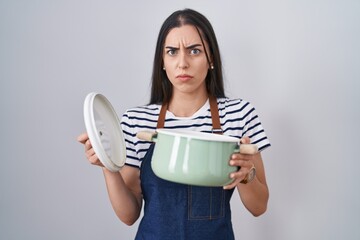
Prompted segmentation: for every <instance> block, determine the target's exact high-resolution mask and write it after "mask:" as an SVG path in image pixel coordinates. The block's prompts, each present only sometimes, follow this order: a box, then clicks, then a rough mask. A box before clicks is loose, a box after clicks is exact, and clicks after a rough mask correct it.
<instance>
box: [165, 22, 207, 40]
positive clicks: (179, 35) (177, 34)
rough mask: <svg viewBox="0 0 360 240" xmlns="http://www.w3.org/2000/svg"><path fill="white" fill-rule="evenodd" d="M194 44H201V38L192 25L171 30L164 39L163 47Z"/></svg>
mask: <svg viewBox="0 0 360 240" xmlns="http://www.w3.org/2000/svg"><path fill="white" fill-rule="evenodd" d="M194 43H199V44H201V38H200V35H199V33H198V31H197V30H196V28H195V27H194V26H192V25H183V26H181V27H176V28H173V29H171V30H170V31H169V33H168V35H167V36H166V39H165V45H179V44H184V45H189V44H194Z"/></svg>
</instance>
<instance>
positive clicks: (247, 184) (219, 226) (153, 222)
mask: <svg viewBox="0 0 360 240" xmlns="http://www.w3.org/2000/svg"><path fill="white" fill-rule="evenodd" d="M221 69H222V64H221V59H220V53H219V49H218V44H217V40H216V37H215V34H214V31H213V28H212V26H211V24H210V23H209V21H208V20H207V19H206V18H205V17H204V16H203V15H201V14H200V13H198V12H196V11H194V10H191V9H185V10H181V11H176V12H174V13H173V14H171V15H170V16H169V17H168V18H167V19H166V20H165V22H164V23H163V25H162V28H161V29H160V32H159V37H158V41H157V46H156V51H155V58H154V66H153V76H152V89H151V99H150V103H149V104H148V105H146V106H143V107H137V108H133V109H130V110H128V111H126V112H125V114H124V115H123V117H122V121H121V126H122V129H123V132H124V136H125V140H126V145H127V146H126V147H127V159H126V165H125V166H124V167H123V168H122V169H121V171H120V172H116V173H113V172H110V171H108V170H107V169H105V168H104V167H103V172H104V176H105V180H106V186H107V190H108V194H109V198H110V201H111V204H112V206H113V209H114V211H115V213H116V214H117V216H118V217H119V219H120V220H121V221H123V222H124V223H126V224H128V225H132V224H133V223H134V222H135V221H136V220H137V219H138V218H139V215H140V212H141V208H142V202H143V200H144V203H145V206H144V216H143V218H142V220H141V222H140V225H139V229H138V232H137V235H136V239H157V240H158V239H186V240H188V239H234V234H233V229H232V224H231V212H230V203H229V202H230V198H231V196H232V193H233V191H234V189H235V188H236V189H237V191H238V192H239V194H240V197H241V201H242V202H243V204H244V206H245V207H246V208H247V209H248V210H249V211H250V212H251V213H252V214H253V215H254V216H259V215H261V214H263V213H264V212H265V211H266V207H267V202H268V197H269V193H268V188H267V184H266V179H265V171H264V166H263V162H262V159H261V154H260V152H261V151H262V150H263V149H265V148H267V147H268V146H270V143H269V141H268V139H267V137H266V135H265V132H264V130H263V128H262V126H261V123H260V120H259V118H258V116H257V114H256V112H255V109H254V108H253V107H252V105H251V104H250V103H248V102H246V101H244V100H241V99H228V98H226V97H225V94H224V89H223V78H222V71H221ZM214 108H215V109H216V108H217V109H216V110H215V112H216V113H218V116H217V117H216V114H214V113H213V114H212V113H211V112H212V111H213V112H214ZM161 109H162V110H163V111H161ZM214 122H220V123H219V126H218V127H215V128H221V129H213V128H214V127H213V123H214ZM161 127H164V128H170V129H174V128H185V129H188V130H194V131H201V132H213V130H217V131H219V130H221V131H222V133H223V134H224V135H230V136H234V137H239V138H242V140H241V141H242V142H243V143H250V142H251V143H253V144H256V145H257V146H258V148H259V152H258V153H256V154H254V155H246V154H240V153H236V154H233V155H232V156H229V164H230V165H233V166H237V167H239V169H240V170H239V171H237V172H234V173H232V174H231V175H230V177H231V178H232V179H233V182H232V183H230V184H229V185H227V186H224V187H196V186H188V185H184V184H177V183H172V182H168V181H165V180H162V179H160V178H157V177H156V176H155V175H154V173H153V172H152V169H151V167H150V162H151V156H152V152H153V145H152V144H151V143H150V142H146V141H141V140H140V139H138V138H136V133H137V132H139V131H146V130H152V131H154V130H155V129H156V128H161ZM78 141H80V142H81V143H83V144H84V145H85V151H86V156H87V158H88V160H89V161H90V162H91V163H92V164H95V165H100V166H102V165H101V163H100V161H99V160H98V158H97V156H96V154H95V153H94V150H93V149H92V146H91V143H90V141H89V139H88V136H87V134H86V133H85V134H82V135H80V136H79V137H78ZM254 169H256V175H254V174H253V173H254ZM250 173H252V174H250Z"/></svg>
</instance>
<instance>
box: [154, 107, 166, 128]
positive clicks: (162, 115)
mask: <svg viewBox="0 0 360 240" xmlns="http://www.w3.org/2000/svg"><path fill="white" fill-rule="evenodd" d="M167 109H168V104H167V103H163V104H162V106H161V109H160V113H159V118H158V121H157V126H156V128H164V125H165V116H166V111H167Z"/></svg>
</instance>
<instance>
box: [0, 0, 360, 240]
mask: <svg viewBox="0 0 360 240" xmlns="http://www.w3.org/2000/svg"><path fill="white" fill-rule="evenodd" d="M184 7H189V8H193V9H196V10H198V11H200V12H202V13H203V14H205V15H206V16H207V17H208V18H209V20H210V21H211V22H212V24H213V26H214V28H215V32H216V33H217V36H218V40H219V44H220V47H221V51H222V52H221V53H222V57H223V60H224V71H225V77H226V89H227V92H226V93H227V95H228V96H229V97H240V98H244V99H246V100H248V101H250V102H252V103H253V104H254V105H255V107H256V108H257V112H258V113H259V115H260V118H261V120H262V122H263V124H264V127H265V129H266V131H267V133H268V135H269V138H270V140H271V143H272V145H273V146H272V147H271V148H270V149H268V150H266V151H265V152H264V153H263V158H264V162H265V167H266V170H267V178H268V184H269V188H270V202H269V206H268V211H267V212H266V214H265V215H263V216H261V217H259V218H254V217H252V216H250V214H249V213H248V212H247V211H246V210H245V209H244V207H243V206H242V204H241V203H240V201H239V197H238V196H237V194H235V195H234V198H233V200H232V210H233V221H234V229H235V232H236V236H237V239H248V240H250V239H251V240H262V239H274V240H289V239H291V240H293V239H295V240H297V239H299V240H300V239H360V230H359V222H360V217H359V214H360V204H359V202H360V191H359V189H360V188H359V186H358V185H359V182H360V177H359V167H360V163H359V158H358V156H357V155H356V154H357V152H356V148H357V147H358V146H357V145H358V144H359V135H360V134H359V133H360V131H359V125H358V124H359V121H360V108H359V106H358V103H359V102H360V101H359V100H360V97H359V90H360V86H359V85H360V84H359V81H360V70H359V69H360V47H359V46H360V45H359V43H360V24H359V23H360V1H358V0H328V1H326V0H303V1H295V0H293V1H292V0H273V1H266V0H263V1H261V0H252V1H246V0H236V1H235V0H234V1H230V0H229V1H207V0H198V1H193V0H183V1H166V0H163V1H160V0H152V1H146V0H144V1H120V0H117V1H115V0H103V1H100V0H32V1H26V0H8V1H6V0H0V80H1V85H0V109H1V125H0V139H1V145H0V150H1V158H2V159H1V167H0V239H37V240H38V239H44V240H45V239H53V240H54V239H59V240H60V239H61V240H62V239H88V240H91V239H94V240H95V239H133V237H134V234H135V232H136V229H137V225H138V222H137V223H136V224H135V225H134V226H131V227H128V226H126V225H124V224H123V223H121V222H120V221H119V220H118V219H117V218H116V216H115V214H114V212H113V211H112V209H111V206H110V203H109V200H108V197H107V193H106V189H105V184H104V179H103V176H102V172H101V170H100V169H99V168H97V167H94V166H91V165H90V164H88V163H87V161H86V159H85V156H84V153H83V147H82V146H81V145H80V144H79V143H77V142H76V136H77V135H78V134H79V133H81V132H83V131H84V130H85V128H84V123H83V115H82V104H83V100H84V98H85V96H86V94H87V93H89V92H91V91H97V92H100V93H103V94H104V95H106V96H107V97H108V99H109V100H110V101H111V102H112V104H113V105H114V107H115V108H116V111H117V112H118V114H119V115H121V114H122V113H123V112H124V111H125V109H126V108H129V107H133V106H137V105H142V104H145V103H147V101H148V99H149V84H150V76H151V67H152V59H153V54H154V48H155V41H156V38H157V34H158V31H159V29H160V26H161V24H162V22H163V21H164V20H165V18H166V17H167V16H168V15H169V14H170V13H172V12H173V11H174V10H178V9H182V8H184Z"/></svg>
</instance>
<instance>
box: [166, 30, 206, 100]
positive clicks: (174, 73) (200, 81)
mask: <svg viewBox="0 0 360 240" xmlns="http://www.w3.org/2000/svg"><path fill="white" fill-rule="evenodd" d="M204 43H205V44H206V46H203V44H202V41H201V38H200V36H199V33H198V31H197V30H196V28H195V27H194V26H191V25H183V26H181V27H178V28H173V29H172V30H170V32H169V33H168V35H167V37H166V39H165V45H164V53H163V54H164V55H163V56H164V68H165V71H166V74H167V76H168V78H169V80H170V82H171V83H172V85H173V94H176V93H178V92H181V93H189V94H191V93H195V94H196V93H199V92H205V93H206V85H205V77H206V75H207V72H208V69H209V67H210V66H209V63H208V61H207V58H206V53H205V49H204V48H205V47H206V51H207V52H209V49H208V46H207V43H206V42H205V41H204ZM209 58H210V57H209Z"/></svg>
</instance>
